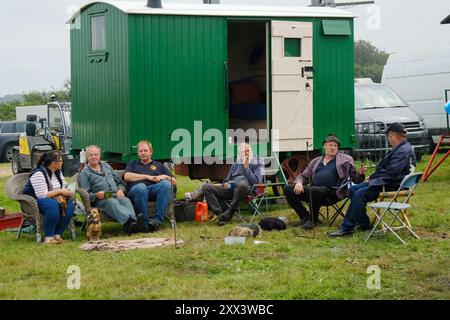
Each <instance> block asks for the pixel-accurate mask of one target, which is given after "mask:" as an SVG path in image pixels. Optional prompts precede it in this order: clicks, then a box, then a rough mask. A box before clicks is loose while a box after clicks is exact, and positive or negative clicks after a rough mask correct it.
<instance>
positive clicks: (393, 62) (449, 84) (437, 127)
mask: <svg viewBox="0 0 450 320" xmlns="http://www.w3.org/2000/svg"><path fill="white" fill-rule="evenodd" d="M381 83H382V84H385V85H387V86H389V87H390V88H392V89H393V90H394V91H395V92H396V93H397V94H398V95H399V96H400V97H401V98H402V99H403V100H404V101H405V102H406V103H408V105H409V107H410V108H411V109H412V110H414V111H415V112H416V113H417V114H419V115H421V116H422V117H423V119H424V121H425V124H426V126H427V128H428V131H429V133H430V136H432V138H433V142H434V143H437V141H438V139H439V136H440V135H441V134H443V133H444V132H445V131H446V129H447V114H446V113H445V111H444V104H445V101H446V99H447V100H449V99H450V47H448V48H443V49H430V50H428V51H422V52H413V53H396V54H391V55H390V57H389V59H388V61H387V63H386V65H385V66H384V70H383V77H382V80H381ZM446 92H447V97H446Z"/></svg>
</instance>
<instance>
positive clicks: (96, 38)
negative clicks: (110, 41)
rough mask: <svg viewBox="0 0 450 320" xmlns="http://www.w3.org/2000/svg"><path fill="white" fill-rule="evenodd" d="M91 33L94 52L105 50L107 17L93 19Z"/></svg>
mask: <svg viewBox="0 0 450 320" xmlns="http://www.w3.org/2000/svg"><path fill="white" fill-rule="evenodd" d="M91 32H92V51H102V50H105V49H106V40H105V16H96V17H92V18H91Z"/></svg>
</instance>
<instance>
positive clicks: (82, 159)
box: [80, 149, 86, 164]
mask: <svg viewBox="0 0 450 320" xmlns="http://www.w3.org/2000/svg"><path fill="white" fill-rule="evenodd" d="M80 163H82V164H85V163H86V151H84V149H81V151H80Z"/></svg>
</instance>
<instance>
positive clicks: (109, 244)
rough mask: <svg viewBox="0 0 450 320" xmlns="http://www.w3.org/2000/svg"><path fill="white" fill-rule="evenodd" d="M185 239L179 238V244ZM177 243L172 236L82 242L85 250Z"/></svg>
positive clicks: (119, 248)
mask: <svg viewBox="0 0 450 320" xmlns="http://www.w3.org/2000/svg"><path fill="white" fill-rule="evenodd" d="M183 243H184V241H183V240H177V245H179V244H183ZM169 245H175V240H173V239H170V238H141V239H133V240H120V241H103V240H102V241H98V242H88V243H85V244H82V245H81V246H80V248H81V249H82V250H84V251H106V250H110V251H126V250H134V249H148V248H156V247H162V246H169Z"/></svg>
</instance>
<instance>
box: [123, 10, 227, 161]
mask: <svg viewBox="0 0 450 320" xmlns="http://www.w3.org/2000/svg"><path fill="white" fill-rule="evenodd" d="M129 30H130V38H129V48H130V111H131V119H130V120H131V123H132V126H131V127H130V132H131V143H132V144H136V143H137V142H138V141H140V140H141V139H147V140H149V141H151V142H152V143H153V146H154V158H155V159H168V158H169V156H170V153H169V152H170V150H171V149H172V147H173V146H174V145H176V144H177V142H170V140H169V137H170V135H171V133H172V132H173V131H174V130H176V129H186V130H187V131H188V132H190V133H194V132H195V131H196V132H197V133H199V134H197V135H195V136H194V135H192V136H191V137H190V138H191V139H192V144H194V142H197V143H200V144H199V145H198V148H197V150H189V151H190V152H188V153H186V154H184V156H200V155H201V150H202V147H203V146H205V144H201V141H202V137H201V132H203V133H204V132H205V131H206V130H208V129H211V128H216V129H218V130H220V131H221V132H224V131H225V129H226V123H227V117H228V114H227V113H226V112H225V108H224V107H225V97H226V95H225V93H226V92H225V90H226V85H225V68H224V62H225V61H226V52H227V49H226V43H227V40H226V39H227V36H226V20H225V19H224V18H220V17H194V16H160V15H154V16H149V15H133V16H130V17H129ZM195 121H202V124H201V130H199V128H198V130H195V128H194V122H195ZM207 144H208V143H206V145H207Z"/></svg>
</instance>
